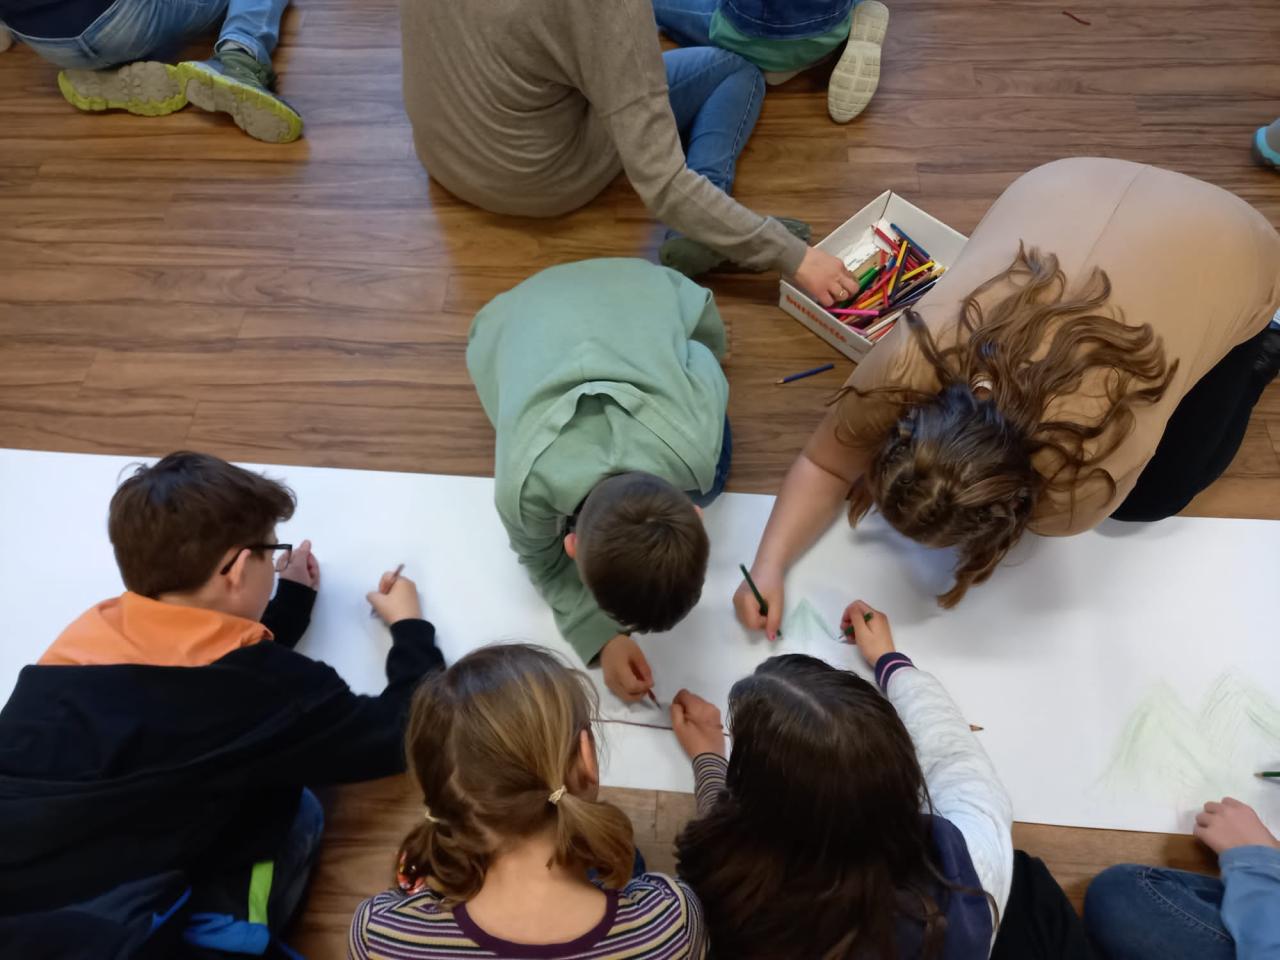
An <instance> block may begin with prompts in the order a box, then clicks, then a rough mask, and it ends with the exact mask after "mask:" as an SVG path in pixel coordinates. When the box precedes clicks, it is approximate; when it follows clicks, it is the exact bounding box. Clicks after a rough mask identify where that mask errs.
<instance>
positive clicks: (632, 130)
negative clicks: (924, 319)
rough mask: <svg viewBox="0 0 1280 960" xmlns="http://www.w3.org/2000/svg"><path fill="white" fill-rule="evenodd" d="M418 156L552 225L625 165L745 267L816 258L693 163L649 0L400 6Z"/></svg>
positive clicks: (643, 192)
mask: <svg viewBox="0 0 1280 960" xmlns="http://www.w3.org/2000/svg"><path fill="white" fill-rule="evenodd" d="M400 18H401V37H402V41H401V42H402V44H403V48H404V101H405V108H406V110H407V112H408V114H409V120H410V121H411V122H412V124H413V132H414V141H415V144H416V146H417V150H418V156H419V158H421V160H422V162H423V164H424V165H425V166H426V168H427V170H428V171H429V172H430V174H431V176H432V177H433V178H434V179H435V180H436V181H437V182H439V183H440V185H441V186H443V187H445V188H446V189H447V190H449V191H450V192H451V193H453V194H455V195H456V196H458V197H460V198H462V199H463V200H466V201H467V202H469V203H473V204H475V205H476V206H479V207H483V208H485V209H486V210H492V211H494V212H495V213H510V214H518V215H521V216H529V217H553V216H559V215H561V214H564V213H567V212H568V211H570V210H573V209H575V208H577V207H580V206H582V205H583V204H585V203H587V202H588V201H589V200H591V199H592V198H593V197H595V196H596V195H597V194H598V193H599V192H600V191H601V190H603V189H604V188H605V186H607V185H608V183H609V182H610V181H611V180H612V179H613V178H614V177H616V176H617V174H618V171H619V170H620V169H621V170H625V171H626V174H627V177H628V179H629V180H630V181H631V184H632V186H634V187H635V189H636V192H637V193H638V194H639V195H640V198H641V199H642V200H643V201H644V203H645V206H647V207H648V208H649V210H650V212H651V213H653V215H654V216H655V217H657V218H658V219H659V220H661V221H663V222H664V223H666V224H667V225H668V226H670V227H672V228H674V229H676V230H679V231H680V232H681V233H684V234H686V235H687V236H689V237H692V238H693V239H695V240H699V241H701V242H702V243H705V244H706V245H707V246H709V247H712V248H714V249H715V250H718V251H719V252H720V253H722V254H724V255H725V256H727V257H729V258H730V259H732V260H733V261H734V262H736V263H739V264H741V265H743V266H745V267H749V268H754V269H760V270H767V269H770V268H773V269H777V270H780V271H781V272H783V273H787V274H791V273H794V272H795V271H796V269H797V268H798V267H799V266H800V261H801V260H802V259H803V258H804V255H805V251H806V249H807V247H806V245H805V243H804V241H802V240H800V239H799V238H797V237H794V236H792V235H791V234H790V233H788V232H787V230H786V228H785V227H783V226H782V225H781V224H780V223H778V222H777V221H776V220H770V219H767V218H765V217H762V216H760V215H759V214H757V213H753V212H752V211H750V210H748V209H747V208H746V207H744V206H742V205H741V204H739V203H738V202H737V201H735V200H734V199H733V198H731V197H729V196H728V195H727V194H725V193H724V192H723V191H721V190H720V189H719V188H717V187H716V186H715V185H714V184H712V183H711V182H710V181H709V180H707V179H706V178H705V177H703V176H701V175H700V174H697V173H694V172H693V171H692V170H690V169H689V168H688V167H687V166H686V165H685V157H684V150H683V148H682V147H681V145H680V135H679V132H678V131H677V129H676V124H675V118H674V117H673V115H672V113H671V105H670V103H669V101H668V99H667V75H666V70H665V68H664V66H663V62H662V51H661V48H660V47H659V45H658V39H657V27H656V25H655V23H654V18H653V7H652V5H651V3H650V0H401V9H400Z"/></svg>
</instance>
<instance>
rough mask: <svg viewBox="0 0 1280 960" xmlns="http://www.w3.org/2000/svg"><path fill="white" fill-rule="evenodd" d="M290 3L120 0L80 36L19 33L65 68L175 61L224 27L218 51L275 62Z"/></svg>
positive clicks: (273, 0) (270, 0)
mask: <svg viewBox="0 0 1280 960" xmlns="http://www.w3.org/2000/svg"><path fill="white" fill-rule="evenodd" d="M288 3H289V0H115V3H113V4H112V5H111V6H110V7H108V8H107V9H106V11H105V12H104V13H103V14H102V16H100V17H98V19H97V20H95V21H93V23H91V24H90V25H89V27H88V29H86V30H85V31H84V32H83V33H81V34H80V35H79V36H75V37H31V36H27V35H26V34H22V33H17V32H15V33H14V36H16V37H17V38H18V39H19V40H21V41H22V42H23V43H25V44H26V45H27V46H29V47H30V48H31V49H32V50H34V51H35V52H36V53H37V54H39V55H40V56H41V57H43V58H44V59H45V60H48V61H49V62H50V63H52V64H56V65H57V66H59V67H62V68H63V69H64V70H105V69H107V68H109V67H118V66H120V65H121V64H125V63H131V62H133V61H134V60H146V59H155V58H164V59H169V56H168V55H171V54H173V53H176V52H177V51H178V50H179V49H180V48H181V47H182V46H183V44H185V43H187V42H189V41H191V40H193V39H196V38H198V37H201V36H203V35H205V34H207V33H209V32H210V31H212V30H213V29H214V28H215V27H216V26H217V25H218V24H219V23H221V24H222V29H221V31H220V32H219V34H218V42H217V44H215V49H217V48H218V47H220V46H221V45H222V44H224V43H226V42H227V41H234V42H235V43H237V44H240V45H241V46H243V47H244V48H245V49H247V50H250V51H252V53H253V55H254V56H255V57H257V58H258V60H259V62H261V63H265V64H270V63H271V53H272V51H273V50H275V48H276V43H277V42H278V41H279V39H280V18H281V17H282V16H284V8H285V7H286V6H288Z"/></svg>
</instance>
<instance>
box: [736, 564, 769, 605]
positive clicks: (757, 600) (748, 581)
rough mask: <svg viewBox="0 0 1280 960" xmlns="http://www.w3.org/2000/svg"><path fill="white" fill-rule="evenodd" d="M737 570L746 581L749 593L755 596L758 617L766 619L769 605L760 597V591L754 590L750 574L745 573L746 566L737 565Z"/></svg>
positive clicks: (754, 583) (754, 586)
mask: <svg viewBox="0 0 1280 960" xmlns="http://www.w3.org/2000/svg"><path fill="white" fill-rule="evenodd" d="M738 569H739V570H741V571H742V576H743V577H744V578H745V579H746V581H747V586H748V587H750V588H751V592H752V593H754V594H755V595H756V603H758V604H760V616H762V617H767V616H768V615H769V604H768V603H767V602H765V599H764V597H762V596H760V591H759V590H757V589H756V582H755V581H754V580H752V579H751V574H750V573H748V572H747V566H746V564H744V563H740V564H738Z"/></svg>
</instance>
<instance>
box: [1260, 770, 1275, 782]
mask: <svg viewBox="0 0 1280 960" xmlns="http://www.w3.org/2000/svg"><path fill="white" fill-rule="evenodd" d="M1258 776H1260V777H1261V778H1262V779H1263V780H1280V770H1263V771H1262V772H1261V773H1260V774H1258Z"/></svg>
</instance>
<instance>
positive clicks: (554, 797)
mask: <svg viewBox="0 0 1280 960" xmlns="http://www.w3.org/2000/svg"><path fill="white" fill-rule="evenodd" d="M564 792H565V791H564V787H558V788H557V789H555V790H553V791H552V793H551V796H549V797H547V802H548V803H550V804H551V805H552V806H553V807H554V806H555V805H556V804H558V803H559V802H560V798H561V797H563V796H564Z"/></svg>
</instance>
